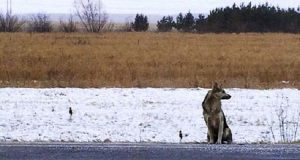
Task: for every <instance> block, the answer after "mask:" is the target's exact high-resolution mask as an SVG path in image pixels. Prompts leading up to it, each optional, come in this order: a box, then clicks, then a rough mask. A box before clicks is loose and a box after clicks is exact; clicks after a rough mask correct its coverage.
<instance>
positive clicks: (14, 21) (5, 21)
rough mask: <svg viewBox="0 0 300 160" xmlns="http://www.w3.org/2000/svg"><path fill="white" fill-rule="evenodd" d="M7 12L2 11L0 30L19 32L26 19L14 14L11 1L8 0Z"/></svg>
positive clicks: (0, 14)
mask: <svg viewBox="0 0 300 160" xmlns="http://www.w3.org/2000/svg"><path fill="white" fill-rule="evenodd" d="M6 3H7V9H6V11H7V12H6V14H2V13H0V32H17V31H20V30H21V29H22V26H23V25H24V24H25V21H23V20H20V19H19V18H18V17H17V16H16V15H13V14H12V6H11V1H8V0H7V2H6Z"/></svg>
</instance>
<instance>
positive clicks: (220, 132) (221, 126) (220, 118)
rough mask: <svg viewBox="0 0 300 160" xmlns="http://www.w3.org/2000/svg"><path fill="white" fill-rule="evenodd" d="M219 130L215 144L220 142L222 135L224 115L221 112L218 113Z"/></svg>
mask: <svg viewBox="0 0 300 160" xmlns="http://www.w3.org/2000/svg"><path fill="white" fill-rule="evenodd" d="M219 121H220V123H219V132H218V140H217V144H222V136H223V129H224V117H223V114H222V113H220V114H219Z"/></svg>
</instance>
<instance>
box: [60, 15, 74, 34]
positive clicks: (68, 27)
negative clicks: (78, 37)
mask: <svg viewBox="0 0 300 160" xmlns="http://www.w3.org/2000/svg"><path fill="white" fill-rule="evenodd" d="M59 29H60V31H61V32H67V33H70V32H76V31H77V27H76V22H75V21H74V19H73V16H72V15H70V17H69V19H68V22H64V21H63V20H60V28H59Z"/></svg>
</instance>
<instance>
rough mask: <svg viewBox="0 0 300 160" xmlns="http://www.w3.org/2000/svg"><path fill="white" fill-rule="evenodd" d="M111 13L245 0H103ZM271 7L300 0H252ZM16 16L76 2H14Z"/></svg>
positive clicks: (202, 8)
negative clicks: (266, 3)
mask: <svg viewBox="0 0 300 160" xmlns="http://www.w3.org/2000/svg"><path fill="white" fill-rule="evenodd" d="M6 1H7V0H0V10H1V11H2V12H3V11H5V10H6ZM101 1H102V4H103V6H104V9H105V11H106V12H107V13H121V14H122V13H123V14H131V13H133V14H135V13H144V14H161V15H166V14H177V13H179V12H188V11H191V12H193V13H209V10H211V9H214V8H216V7H224V6H228V5H232V4H233V3H234V2H235V3H237V4H240V3H241V2H245V3H246V4H247V3H249V1H245V0H101ZM265 2H268V3H269V4H272V5H275V6H280V7H281V8H288V7H293V8H297V7H298V6H300V0H268V1H266V0H252V4H262V3H265ZM12 4H13V5H12V6H13V12H14V13H18V14H19V13H40V12H43V13H71V12H73V10H74V7H73V6H74V0H12Z"/></svg>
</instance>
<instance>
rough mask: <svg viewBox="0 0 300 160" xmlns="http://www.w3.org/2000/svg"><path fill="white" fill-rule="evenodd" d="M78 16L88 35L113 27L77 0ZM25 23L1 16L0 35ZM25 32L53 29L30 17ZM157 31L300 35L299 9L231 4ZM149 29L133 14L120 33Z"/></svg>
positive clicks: (71, 24) (168, 21) (161, 24)
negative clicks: (131, 20)
mask: <svg viewBox="0 0 300 160" xmlns="http://www.w3.org/2000/svg"><path fill="white" fill-rule="evenodd" d="M75 7H76V13H75V16H77V17H78V18H79V20H80V24H79V25H80V26H82V27H83V28H84V29H85V31H87V32H101V31H103V30H113V28H114V25H113V24H111V23H108V22H107V20H108V16H107V14H105V13H104V12H102V8H101V5H100V4H97V3H94V2H93V1H92V0H77V3H76V5H75ZM24 24H25V21H23V20H20V19H19V18H18V17H17V16H15V15H13V14H12V13H11V11H10V12H7V13H6V14H2V13H0V32H16V31H20V30H22V29H23V28H24ZM26 26H27V27H26V28H27V29H26V30H27V31H30V32H51V31H52V30H53V25H52V24H51V22H50V20H49V16H47V15H46V14H37V15H34V16H32V18H31V20H30V21H29V22H28V23H27V24H26ZM156 26H157V31H159V32H169V31H172V30H177V31H179V32H198V33H205V32H214V33H220V32H229V33H232V32H235V33H239V32H289V33H299V32H300V7H298V9H294V8H288V9H282V8H279V7H275V6H270V5H269V4H268V3H265V4H262V5H252V4H251V2H250V3H248V4H247V5H245V4H244V3H242V4H241V5H239V6H238V5H236V4H233V5H232V6H231V7H229V6H228V7H225V8H216V9H213V10H211V11H210V13H209V14H208V15H207V16H205V15H204V14H199V15H198V16H197V17H194V15H193V14H192V13H191V12H188V13H186V14H183V13H179V14H178V15H177V16H176V17H175V18H174V17H173V16H164V17H162V19H161V20H159V21H158V22H157V24H156ZM148 29H149V22H148V17H147V16H146V15H143V14H136V17H135V19H134V21H133V22H128V23H126V24H125V25H124V26H123V28H122V29H121V30H120V31H126V32H128V31H137V32H141V31H147V30H148ZM59 30H60V31H62V32H76V31H78V24H77V23H76V21H75V20H74V18H73V15H71V16H70V18H69V20H68V21H67V22H64V21H60V26H59Z"/></svg>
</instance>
